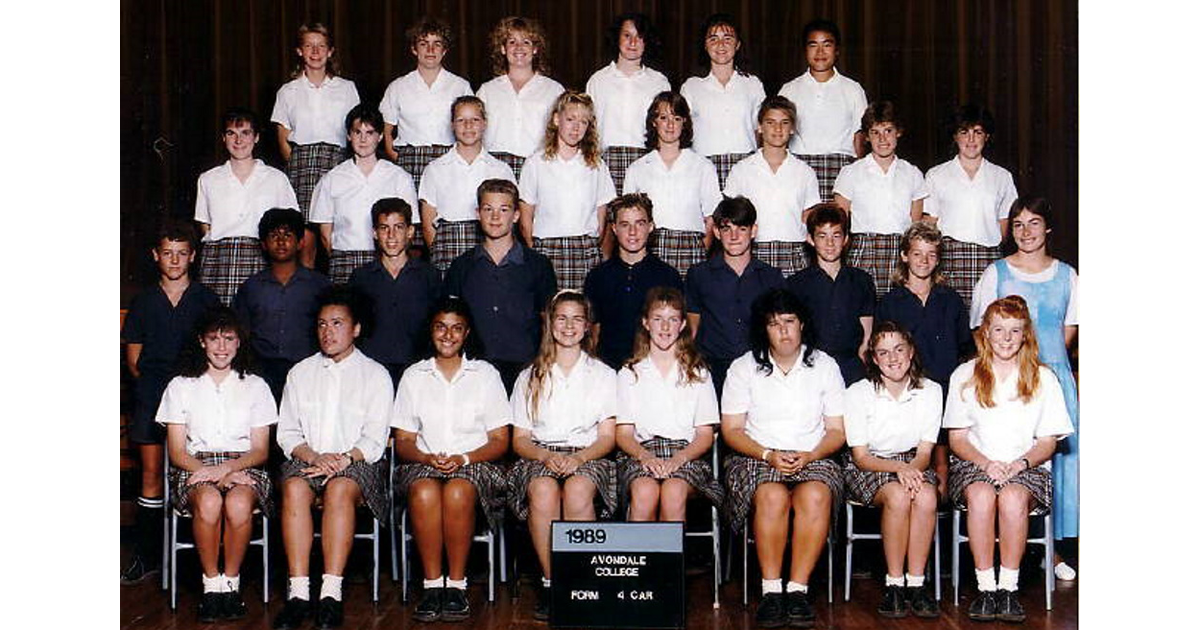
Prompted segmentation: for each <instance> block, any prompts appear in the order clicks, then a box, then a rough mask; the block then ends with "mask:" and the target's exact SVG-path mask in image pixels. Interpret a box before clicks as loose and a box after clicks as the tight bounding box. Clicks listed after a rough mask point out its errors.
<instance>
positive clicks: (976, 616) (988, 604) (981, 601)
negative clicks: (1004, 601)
mask: <svg viewBox="0 0 1200 630" xmlns="http://www.w3.org/2000/svg"><path fill="white" fill-rule="evenodd" d="M967 617H969V618H970V619H971V621H995V620H996V592H995V591H981V592H980V593H979V595H976V596H975V600H974V601H972V602H971V606H970V607H969V608H967Z"/></svg>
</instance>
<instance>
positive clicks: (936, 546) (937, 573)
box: [933, 512, 942, 602]
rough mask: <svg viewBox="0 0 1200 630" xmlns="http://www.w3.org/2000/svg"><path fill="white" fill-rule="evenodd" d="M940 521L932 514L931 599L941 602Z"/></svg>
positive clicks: (935, 514)
mask: <svg viewBox="0 0 1200 630" xmlns="http://www.w3.org/2000/svg"><path fill="white" fill-rule="evenodd" d="M941 528H942V526H941V520H940V519H938V517H937V513H936V512H934V514H933V598H934V599H936V600H937V601H939V602H940V601H942V537H941V535H940V534H939V530H941Z"/></svg>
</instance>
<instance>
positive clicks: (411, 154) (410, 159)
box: [396, 144, 450, 214]
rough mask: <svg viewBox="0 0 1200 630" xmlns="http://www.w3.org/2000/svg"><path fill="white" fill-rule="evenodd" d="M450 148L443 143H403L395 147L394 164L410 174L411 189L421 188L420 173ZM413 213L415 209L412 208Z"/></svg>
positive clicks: (415, 211)
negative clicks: (415, 144) (418, 144)
mask: <svg viewBox="0 0 1200 630" xmlns="http://www.w3.org/2000/svg"><path fill="white" fill-rule="evenodd" d="M449 150H450V147H449V146H448V145H445V144H427V145H422V146H412V145H404V146H400V147H396V166H399V167H400V168H402V169H404V170H405V171H407V172H408V174H409V175H412V180H413V190H421V173H424V172H425V167H426V166H429V163H430V162H432V161H434V160H436V159H438V158H440V157H442V156H443V155H445V154H446V152H447V151H449ZM412 210H413V214H416V213H417V209H416V208H413V209H412Z"/></svg>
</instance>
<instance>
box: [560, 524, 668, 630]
mask: <svg viewBox="0 0 1200 630" xmlns="http://www.w3.org/2000/svg"><path fill="white" fill-rule="evenodd" d="M550 567H551V575H552V576H553V578H552V579H551V588H550V625H552V626H569V627H573V628H682V627H683V623H684V619H683V613H684V590H683V588H684V583H683V523H678V522H676V523H610V522H592V521H554V522H553V523H552V524H551V526H550Z"/></svg>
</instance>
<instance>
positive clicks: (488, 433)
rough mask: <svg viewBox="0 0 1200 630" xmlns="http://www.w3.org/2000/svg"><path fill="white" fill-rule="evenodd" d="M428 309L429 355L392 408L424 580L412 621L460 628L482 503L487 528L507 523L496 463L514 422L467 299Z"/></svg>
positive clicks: (400, 487) (466, 611) (401, 488)
mask: <svg viewBox="0 0 1200 630" xmlns="http://www.w3.org/2000/svg"><path fill="white" fill-rule="evenodd" d="M431 311H432V312H431V315H430V318H429V326H428V335H429V341H430V345H431V346H432V351H431V352H430V353H429V355H428V356H427V358H426V359H425V360H423V361H419V362H417V363H416V364H414V365H412V366H411V367H409V368H408V369H407V370H405V371H404V376H403V377H401V379H400V385H399V388H398V390H397V392H396V401H395V404H394V405H393V407H392V427H393V428H394V429H395V439H396V455H397V456H399V458H400V459H401V461H402V462H404V463H401V464H400V466H399V468H397V469H396V472H395V475H396V483H395V485H396V489H397V491H398V493H399V496H400V499H401V500H402V501H405V500H406V503H405V505H407V506H408V511H409V513H410V519H409V522H411V523H412V528H413V538H414V539H415V540H416V543H417V550H418V551H419V553H420V555H421V564H422V567H423V569H424V576H425V581H424V591H425V592H424V594H423V595H422V597H421V601H420V602H419V603H418V604H417V607H416V610H415V611H414V612H413V618H414V619H416V620H417V621H424V622H431V621H437V620H439V619H440V620H442V621H463V620H465V619H466V618H467V617H468V616H469V615H470V613H471V607H470V605H469V603H468V602H467V595H466V592H467V574H466V570H467V559H468V557H469V554H470V551H471V539H472V537H473V535H474V533H475V507H476V505H478V506H479V507H480V508H482V509H483V513H484V515H485V516H486V517H487V519H488V525H489V527H490V528H492V529H495V528H496V527H499V526H500V523H501V518H502V512H503V510H504V503H503V498H502V495H503V490H504V484H505V480H504V472H503V471H502V470H501V468H500V466H498V465H497V464H496V463H494V462H495V460H497V459H499V458H501V457H503V456H504V454H505V453H507V452H508V425H509V424H510V423H511V414H510V408H509V405H508V397H507V395H506V394H505V391H504V384H503V383H501V381H500V373H499V372H497V371H496V368H494V367H492V366H491V365H490V364H489V363H487V362H486V361H484V360H482V359H481V358H479V356H480V355H479V354H478V352H477V350H478V347H479V342H478V338H477V336H476V334H475V329H474V324H473V321H472V318H471V310H470V308H469V307H468V306H467V303H466V301H464V300H463V299H461V298H458V297H445V298H442V299H441V300H439V301H438V302H436V303H435V304H434V305H433V308H432V309H431ZM468 348H470V350H471V351H470V352H468ZM406 497H407V499H405V498H406ZM443 551H444V552H445V554H446V558H447V560H448V564H449V572H448V573H444V572H443V571H442V553H443Z"/></svg>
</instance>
